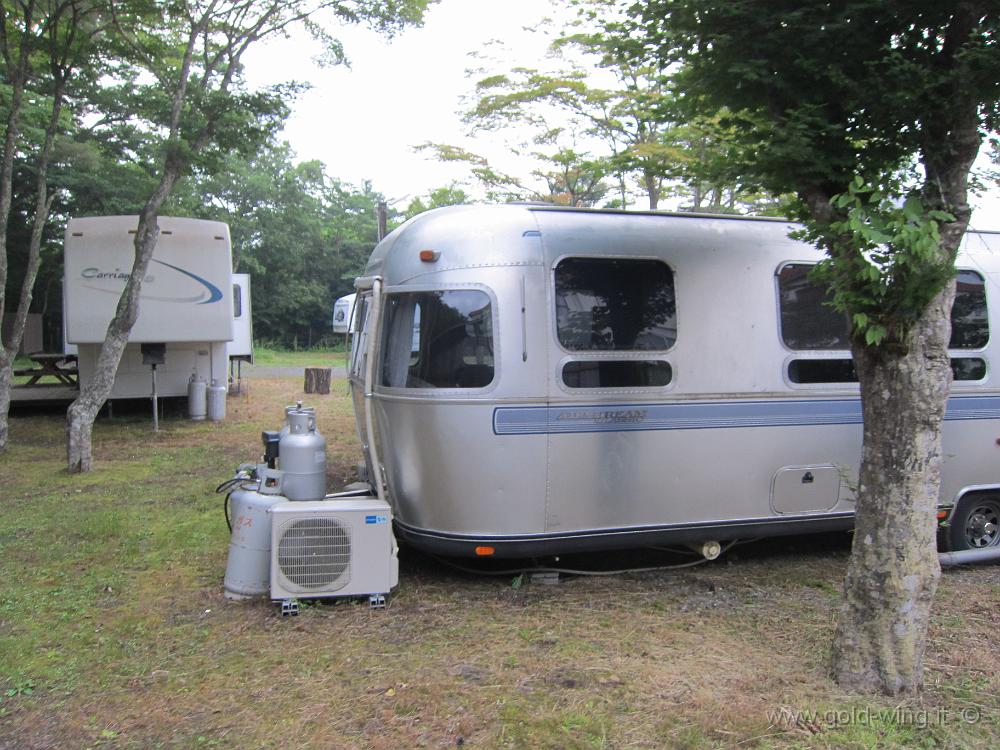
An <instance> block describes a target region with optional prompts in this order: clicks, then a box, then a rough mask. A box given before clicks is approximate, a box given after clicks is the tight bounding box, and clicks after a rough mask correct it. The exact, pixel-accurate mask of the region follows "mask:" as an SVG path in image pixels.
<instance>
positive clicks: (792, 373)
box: [788, 357, 986, 384]
mask: <svg viewBox="0 0 1000 750" xmlns="http://www.w3.org/2000/svg"><path fill="white" fill-rule="evenodd" d="M951 375H952V377H953V378H954V379H955V380H957V381H963V380H982V379H983V378H985V377H986V360H985V359H981V358H979V357H952V358H951ZM788 379H789V380H790V381H792V382H793V383H797V384H811V383H857V382H858V373H857V372H856V371H855V370H854V360H853V359H850V358H843V359H793V360H792V361H791V362H789V363H788Z"/></svg>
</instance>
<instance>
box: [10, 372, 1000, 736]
mask: <svg viewBox="0 0 1000 750" xmlns="http://www.w3.org/2000/svg"><path fill="white" fill-rule="evenodd" d="M301 385H302V384H301V382H300V379H299V378H284V379H274V380H252V381H250V391H249V394H248V395H246V396H241V397H235V398H230V399H229V404H228V408H229V418H228V421H227V422H225V423H224V424H221V425H215V424H210V423H201V424H197V423H191V422H187V421H185V420H183V419H180V418H168V419H166V420H164V422H163V423H161V424H162V431H161V432H160V433H158V434H155V435H154V434H152V433H150V431H149V422H148V419H147V417H146V415H145V413H144V412H143V413H141V414H140V415H139V416H135V417H129V416H118V417H116V418H115V419H114V420H106V419H105V420H102V421H100V422H99V423H98V425H97V429H96V432H95V446H96V459H97V469H96V471H94V472H92V473H90V474H86V475H82V476H69V475H67V474H66V473H65V472H64V469H63V463H64V448H63V445H62V440H63V420H62V416H61V415H59V414H34V415H33V414H31V413H28V412H25V411H24V410H21V412H20V413H19V414H18V415H17V416H15V417H14V418H13V419H12V423H11V448H10V449H9V450H8V451H7V453H5V454H2V455H0V477H2V478H3V488H4V493H3V512H2V513H0V575H2V580H3V584H2V586H0V696H2V697H0V748H2V749H3V750H7V749H8V748H10V749H11V750H13V749H14V748H17V749H18V750H22V749H24V750H27V749H29V748H84V747H86V748H90V747H101V748H159V747H164V748H201V747H206V748H208V747H224V748H258V747H261V748H286V747H293V746H294V747H303V748H310V747H321V748H375V749H381V748H385V749H386V750H388V749H390V748H391V749H394V750H395V749H400V748H416V747H426V748H448V747H459V746H464V747H479V748H531V749H534V748H552V749H553V750H554V749H556V748H559V749H562V748H689V749H692V750H694V749H697V748H830V749H840V748H876V747H877V748H900V749H902V748H955V749H956V750H959V749H964V748H997V747H1000V728H998V724H997V719H998V701H1000V698H998V694H1000V650H998V648H997V640H998V633H1000V579H998V575H997V569H996V568H995V567H993V568H990V567H981V568H970V569H962V570H952V571H948V572H946V573H945V574H944V575H943V577H942V581H941V586H940V589H939V594H938V599H937V604H936V610H935V616H934V622H933V626H932V630H931V634H930V646H929V651H928V656H927V661H928V671H927V687H926V690H925V692H924V694H923V695H922V696H921V697H919V698H917V699H909V700H905V701H894V700H890V699H885V698H881V697H877V696H858V695H851V694H847V693H845V692H843V691H841V690H840V689H839V688H838V687H837V686H836V685H835V684H833V683H832V682H831V681H830V680H829V678H828V676H827V659H828V646H829V643H830V639H831V636H832V630H833V619H834V616H835V612H836V609H837V606H838V603H839V599H840V596H839V593H838V592H839V589H840V582H841V579H842V576H843V572H844V567H845V563H846V560H847V554H848V546H847V543H846V537H844V536H843V535H840V536H829V537H818V538H803V539H797V540H780V541H777V542H770V543H768V544H761V543H758V544H750V545H745V546H741V547H737V548H734V549H733V550H732V551H731V552H730V553H729V554H728V555H727V556H726V557H725V558H723V559H720V560H719V561H717V562H715V563H712V564H708V565H704V566H701V567H697V568H690V569H685V570H671V571H658V572H653V573H641V574H622V575H615V576H609V577H588V578H584V577H575V578H568V579H564V580H563V581H562V582H561V583H559V584H558V585H555V586H547V585H542V584H540V583H532V582H530V581H522V580H520V579H515V578H514V577H513V576H512V575H507V576H486V575H471V574H468V573H463V572H460V571H457V570H455V569H453V568H451V567H448V566H446V565H444V564H442V563H441V562H439V561H436V560H433V559H429V558H426V557H423V556H421V555H418V554H416V553H413V552H411V551H407V550H403V552H402V554H401V559H400V565H401V576H400V585H399V588H398V589H397V590H396V592H395V593H394V595H393V596H392V598H391V599H390V602H389V607H388V608H387V609H386V610H384V611H370V610H369V609H368V608H367V606H366V605H362V604H358V603H351V602H342V603H339V604H336V605H311V606H306V607H304V609H303V611H302V613H301V614H300V615H299V616H298V617H297V618H287V619H282V618H281V617H280V616H279V614H278V613H277V611H276V609H275V608H274V607H273V606H271V605H270V604H268V603H265V602H257V603H236V602H229V601H226V600H225V599H224V598H223V596H222V577H223V573H224V570H225V562H226V552H227V544H228V534H227V531H226V525H225V521H224V520H223V517H222V507H221V506H222V498H221V496H219V495H216V494H214V489H215V486H216V485H217V484H218V483H219V482H221V481H223V480H224V479H227V478H228V477H229V476H231V474H232V472H233V469H234V468H235V467H236V465H237V464H239V463H242V462H246V461H251V460H254V459H255V458H256V457H257V455H258V454H259V452H260V445H259V436H260V431H261V430H263V429H276V428H277V427H278V426H279V421H280V417H281V407H282V406H283V405H284V404H287V403H291V402H293V401H294V400H296V399H301V398H305V399H306V403H307V404H310V405H314V406H316V407H317V412H318V415H319V417H318V419H319V427H320V430H321V431H322V432H323V434H324V435H325V436H326V437H327V439H328V443H329V449H328V457H329V471H328V473H329V479H330V486H331V487H334V486H337V485H338V484H340V483H343V482H345V481H349V480H350V479H351V478H352V471H353V469H352V467H353V465H354V464H355V462H356V461H357V460H358V458H359V449H358V444H357V438H356V436H355V434H354V427H353V416H352V414H351V410H350V405H349V402H348V400H347V397H346V393H345V390H344V389H345V386H344V383H343V381H338V382H335V383H334V387H335V389H336V391H335V393H333V394H331V395H329V396H303V394H302V393H301V390H300V389H301ZM116 413H119V410H116ZM650 556H652V557H650ZM653 558H655V554H654V553H646V555H645V556H643V555H621V556H618V557H616V558H614V559H613V560H611V559H609V558H608V557H607V556H602V560H601V562H602V563H603V564H605V565H608V564H612V563H614V562H616V561H621V564H622V565H623V566H624V565H633V564H635V563H636V561H640V562H648V561H649V560H650V559H653ZM573 563H574V564H579V563H580V561H579V560H574V561H573Z"/></svg>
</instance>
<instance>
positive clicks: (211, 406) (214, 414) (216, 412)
mask: <svg viewBox="0 0 1000 750" xmlns="http://www.w3.org/2000/svg"><path fill="white" fill-rule="evenodd" d="M208 418H209V419H210V420H212V421H213V422H221V421H222V420H224V419H225V418H226V386H224V385H222V384H220V383H219V381H218V380H213V381H212V384H211V385H210V386H208Z"/></svg>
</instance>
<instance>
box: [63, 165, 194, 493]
mask: <svg viewBox="0 0 1000 750" xmlns="http://www.w3.org/2000/svg"><path fill="white" fill-rule="evenodd" d="M182 168H183V165H182V164H181V163H179V162H169V161H168V164H167V167H166V169H165V171H164V174H163V177H162V178H161V180H160V183H159V185H157V187H156V190H155V191H154V192H153V195H152V196H151V197H150V199H149V201H148V202H147V203H146V205H145V206H144V207H143V209H142V213H141V214H140V215H139V225H138V228H137V230H136V234H135V261H134V262H133V264H132V270H131V272H130V274H129V278H128V281H127V282H126V283H125V289H124V290H122V296H121V297H120V298H119V299H118V307H117V309H116V310H115V317H114V318H113V319H112V320H111V323H110V324H109V325H108V332H107V335H106V336H105V337H104V343H103V344H101V349H100V351H99V352H98V354H97V366H96V367H95V368H94V376H93V379H92V380H91V381H90V382H89V383H87V385H86V386H83V385H82V384H81V387H80V395H79V396H77V398H76V401H74V402H73V403H72V404H70V407H69V409H68V410H67V411H66V464H67V468H68V470H69V472H70V473H71V474H75V473H79V472H84V471H90V470H91V469H92V468H93V465H94V456H93V450H92V449H93V439H92V433H93V429H94V420H95V419H97V414H98V412H99V411H100V410H101V407H102V406H103V405H104V402H105V401H107V400H108V397H109V396H110V395H111V389H112V387H113V386H114V384H115V375H116V374H117V373H118V365H119V363H120V362H121V359H122V353H123V352H124V351H125V345H126V344H127V343H128V335H129V332H130V331H131V330H132V326H134V325H135V321H136V318H138V317H139V292H140V291H141V289H142V280H143V279H144V278H145V277H146V271H147V269H148V268H149V261H150V259H151V258H152V257H153V250H154V249H155V248H156V240H157V237H158V236H159V231H160V230H159V227H157V225H156V217H157V215H158V213H159V210H160V206H162V205H163V201H164V200H166V198H167V196H168V195H170V192H171V190H173V187H174V184H175V183H176V182H177V179H178V178H179V176H180V174H181V170H182Z"/></svg>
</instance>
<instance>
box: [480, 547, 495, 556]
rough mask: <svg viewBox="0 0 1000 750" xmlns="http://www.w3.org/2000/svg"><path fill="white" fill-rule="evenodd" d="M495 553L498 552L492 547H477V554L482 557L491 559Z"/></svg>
mask: <svg viewBox="0 0 1000 750" xmlns="http://www.w3.org/2000/svg"><path fill="white" fill-rule="evenodd" d="M494 552H496V550H495V549H493V548H492V547H476V554H477V555H479V556H480V557H489V556H490V555H492V554H493V553H494Z"/></svg>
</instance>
